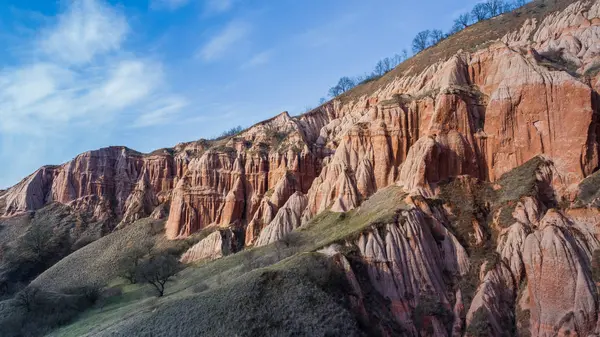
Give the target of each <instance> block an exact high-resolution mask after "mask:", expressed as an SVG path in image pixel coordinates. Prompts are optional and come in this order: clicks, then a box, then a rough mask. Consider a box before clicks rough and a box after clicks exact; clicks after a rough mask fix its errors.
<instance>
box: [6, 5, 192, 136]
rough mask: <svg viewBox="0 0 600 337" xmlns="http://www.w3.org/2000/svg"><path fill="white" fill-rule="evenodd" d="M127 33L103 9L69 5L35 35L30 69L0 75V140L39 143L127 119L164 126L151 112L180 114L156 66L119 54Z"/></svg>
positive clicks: (122, 20)
mask: <svg viewBox="0 0 600 337" xmlns="http://www.w3.org/2000/svg"><path fill="white" fill-rule="evenodd" d="M128 30H129V29H128V25H127V20H126V17H125V16H124V14H123V13H122V12H120V11H117V10H116V9H115V8H113V7H111V6H110V5H108V4H107V3H105V2H104V1H101V0H80V1H74V2H72V3H71V5H70V7H68V8H67V10H66V12H65V13H63V14H61V15H59V17H58V19H57V20H56V22H55V23H54V24H51V25H49V26H47V27H46V28H45V30H44V31H42V32H41V34H40V35H39V36H40V37H39V40H37V41H36V43H35V44H34V45H35V46H37V48H34V49H33V50H32V51H31V54H32V55H31V57H30V58H29V59H31V60H34V61H32V62H29V63H23V64H20V65H17V66H13V67H10V68H4V69H2V71H1V72H0V120H2V123H0V133H4V134H13V135H33V136H37V137H47V136H48V135H52V134H56V133H58V132H61V131H60V130H68V129H69V128H71V127H73V126H74V125H77V126H81V125H85V124H88V125H95V126H98V125H99V124H101V123H107V122H109V121H111V120H113V119H114V118H125V117H127V116H129V117H128V118H130V119H132V118H133V119H134V120H135V123H136V124H137V125H138V126H148V125H151V124H152V123H153V122H156V123H159V122H164V119H160V118H156V116H158V115H162V116H164V115H165V114H164V112H163V113H158V112H156V111H158V110H160V109H163V110H164V107H167V106H170V108H169V109H168V110H169V114H170V115H172V114H173V113H175V112H176V110H177V109H179V108H181V107H182V106H183V104H182V103H179V104H173V103H172V102H184V101H185V99H184V98H182V97H179V96H177V95H174V94H172V93H170V92H169V90H168V88H167V87H166V85H165V83H166V80H165V75H164V73H163V71H162V68H163V67H162V64H161V63H160V62H159V61H157V60H153V59H151V58H147V57H143V58H141V57H136V56H135V55H134V53H132V52H131V51H129V50H126V49H125V48H124V41H125V37H126V34H127V32H128ZM132 111H133V112H137V113H138V114H137V115H134V116H132V115H131V114H132ZM148 114H150V115H152V114H153V116H155V117H154V118H150V117H148V116H147V115H148ZM140 121H141V122H140Z"/></svg>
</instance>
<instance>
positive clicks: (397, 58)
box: [392, 54, 406, 68]
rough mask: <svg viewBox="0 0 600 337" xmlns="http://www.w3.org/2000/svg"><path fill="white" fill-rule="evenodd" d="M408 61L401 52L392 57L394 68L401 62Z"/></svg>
mask: <svg viewBox="0 0 600 337" xmlns="http://www.w3.org/2000/svg"><path fill="white" fill-rule="evenodd" d="M404 61H406V58H404V57H402V55H400V54H394V57H392V68H396V67H397V66H398V65H399V64H400V63H402V62H404Z"/></svg>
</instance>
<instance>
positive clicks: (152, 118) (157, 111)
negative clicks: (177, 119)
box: [133, 97, 188, 128]
mask: <svg viewBox="0 0 600 337" xmlns="http://www.w3.org/2000/svg"><path fill="white" fill-rule="evenodd" d="M187 105H188V102H187V101H186V100H185V99H183V98H182V97H170V98H168V99H165V100H163V101H158V102H155V103H153V104H152V105H150V106H148V107H147V108H146V109H147V111H146V112H144V113H143V114H141V115H140V116H139V117H138V118H137V119H136V120H135V122H134V124H133V127H135V128H141V127H147V126H154V125H161V124H165V123H167V122H169V121H171V120H173V119H174V118H173V117H174V115H176V114H177V113H178V112H179V111H180V110H181V109H182V108H184V107H186V106H187Z"/></svg>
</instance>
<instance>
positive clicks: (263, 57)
mask: <svg viewBox="0 0 600 337" xmlns="http://www.w3.org/2000/svg"><path fill="white" fill-rule="evenodd" d="M272 55H273V51H272V50H265V51H262V52H260V53H258V54H255V55H254V56H252V58H251V59H250V60H248V62H246V63H244V64H242V67H241V68H242V69H247V68H253V67H257V66H260V65H263V64H267V63H269V61H270V60H271V57H272Z"/></svg>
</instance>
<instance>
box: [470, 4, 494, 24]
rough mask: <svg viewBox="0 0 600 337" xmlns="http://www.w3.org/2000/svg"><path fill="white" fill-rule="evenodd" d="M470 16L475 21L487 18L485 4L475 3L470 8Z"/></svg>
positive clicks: (487, 13)
mask: <svg viewBox="0 0 600 337" xmlns="http://www.w3.org/2000/svg"><path fill="white" fill-rule="evenodd" d="M471 17H472V18H473V21H475V22H479V21H483V20H486V19H489V18H490V17H489V12H488V8H487V6H486V4H484V3H478V4H477V5H475V7H473V9H472V10H471Z"/></svg>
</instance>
